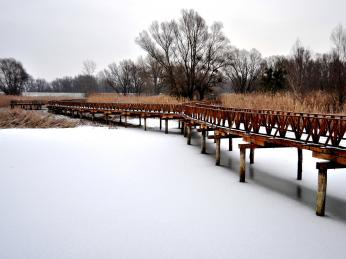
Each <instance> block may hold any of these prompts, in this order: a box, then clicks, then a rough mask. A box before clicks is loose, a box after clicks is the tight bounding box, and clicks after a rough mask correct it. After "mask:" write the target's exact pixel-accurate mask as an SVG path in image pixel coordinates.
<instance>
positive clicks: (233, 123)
mask: <svg viewBox="0 0 346 259" xmlns="http://www.w3.org/2000/svg"><path fill="white" fill-rule="evenodd" d="M48 109H49V111H50V112H53V113H57V114H64V115H67V116H71V117H76V116H78V117H80V118H86V119H90V120H92V121H94V120H100V119H102V120H103V121H105V122H106V123H112V122H115V120H116V119H118V122H122V123H124V125H125V127H126V125H128V124H127V118H129V117H131V118H138V119H139V125H140V126H141V125H142V119H143V120H144V130H147V124H146V119H147V118H158V119H159V120H160V129H161V128H162V120H163V121H164V122H165V133H166V134H168V121H169V120H178V121H179V128H180V129H181V133H182V134H184V136H185V137H186V138H187V144H189V145H190V144H191V135H192V130H193V129H194V128H196V129H197V132H200V133H201V153H206V138H208V139H214V142H215V144H216V165H220V158H221V152H220V143H221V140H222V139H226V140H228V141H229V150H230V151H232V148H233V145H232V139H233V138H242V139H243V140H244V141H246V142H247V143H246V144H239V149H240V168H239V178H240V182H245V177H246V176H245V166H246V163H245V158H246V150H249V151H250V156H249V157H250V164H253V163H254V151H255V149H260V148H285V147H290V148H292V147H294V148H297V160H298V169H297V180H302V161H303V153H302V150H303V149H306V150H310V151H312V156H313V157H315V158H320V159H324V160H326V161H325V162H317V163H316V168H317V169H318V190H317V202H316V214H317V215H319V216H323V215H324V214H325V202H326V188H327V171H328V169H338V168H346V146H345V144H346V139H345V132H346V116H345V115H335V114H312V113H296V112H285V111H273V110H254V109H238V108H225V107H222V106H219V105H211V104H207V103H198V102H191V103H183V104H125V103H87V102H81V101H78V102H76V101H52V102H50V103H49V104H48ZM209 132H213V134H210V135H209V134H208V133H209Z"/></svg>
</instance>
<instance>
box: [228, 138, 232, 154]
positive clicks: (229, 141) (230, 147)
mask: <svg viewBox="0 0 346 259" xmlns="http://www.w3.org/2000/svg"><path fill="white" fill-rule="evenodd" d="M232 150H233V139H232V137H229V140H228V151H232Z"/></svg>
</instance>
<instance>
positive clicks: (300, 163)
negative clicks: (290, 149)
mask: <svg viewBox="0 0 346 259" xmlns="http://www.w3.org/2000/svg"><path fill="white" fill-rule="evenodd" d="M297 151H298V168H297V180H301V179H302V172H303V150H302V149H301V148H298V149H297Z"/></svg>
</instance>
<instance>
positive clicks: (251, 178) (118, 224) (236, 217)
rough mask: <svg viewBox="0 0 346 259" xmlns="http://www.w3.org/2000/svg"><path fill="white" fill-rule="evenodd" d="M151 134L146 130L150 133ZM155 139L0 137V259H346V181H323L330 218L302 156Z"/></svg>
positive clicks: (136, 132) (96, 131)
mask: <svg viewBox="0 0 346 259" xmlns="http://www.w3.org/2000/svg"><path fill="white" fill-rule="evenodd" d="M149 123H150V122H149ZM172 131H173V133H171V134H169V135H165V134H163V133H162V132H158V129H157V128H155V129H151V130H149V131H147V132H144V131H143V129H136V128H127V129H124V128H105V127H95V128H93V127H81V128H75V129H46V130H37V129H35V130H19V129H13V130H1V131H0V149H1V151H0V152H1V164H0V209H1V213H0V258H344V256H345V254H346V247H345V233H346V224H345V223H346V215H345V204H346V201H345V199H346V191H345V189H346V188H344V186H345V184H346V172H345V170H340V171H331V172H330V174H329V179H328V181H329V182H328V194H327V196H328V197H327V214H328V216H327V217H324V218H321V217H317V216H315V215H314V202H315V200H314V197H315V189H316V180H317V172H316V170H315V169H314V163H315V160H313V159H311V158H310V156H311V155H310V153H308V152H304V172H303V181H302V182H297V181H296V180H295V176H296V174H295V171H296V151H295V150H294V149H293V150H291V149H277V150H258V151H256V154H255V155H256V157H255V164H254V165H253V166H251V167H249V166H248V171H247V177H248V178H247V183H245V184H241V183H239V181H238V167H239V151H238V150H235V151H233V152H228V151H225V150H226V147H227V143H224V146H223V150H224V151H223V152H222V166H221V167H216V166H215V165H214V164H215V160H214V156H213V153H214V149H213V146H214V144H213V142H211V141H210V142H208V147H207V148H208V152H209V153H211V154H209V155H201V154H200V149H199V147H198V146H197V145H198V143H199V140H198V139H197V138H194V139H193V145H192V146H187V145H186V139H184V138H183V137H182V136H181V135H179V134H177V132H178V130H177V129H172Z"/></svg>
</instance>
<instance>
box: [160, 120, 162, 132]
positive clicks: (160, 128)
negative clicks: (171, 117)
mask: <svg viewBox="0 0 346 259" xmlns="http://www.w3.org/2000/svg"><path fill="white" fill-rule="evenodd" d="M160 130H162V118H160Z"/></svg>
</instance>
